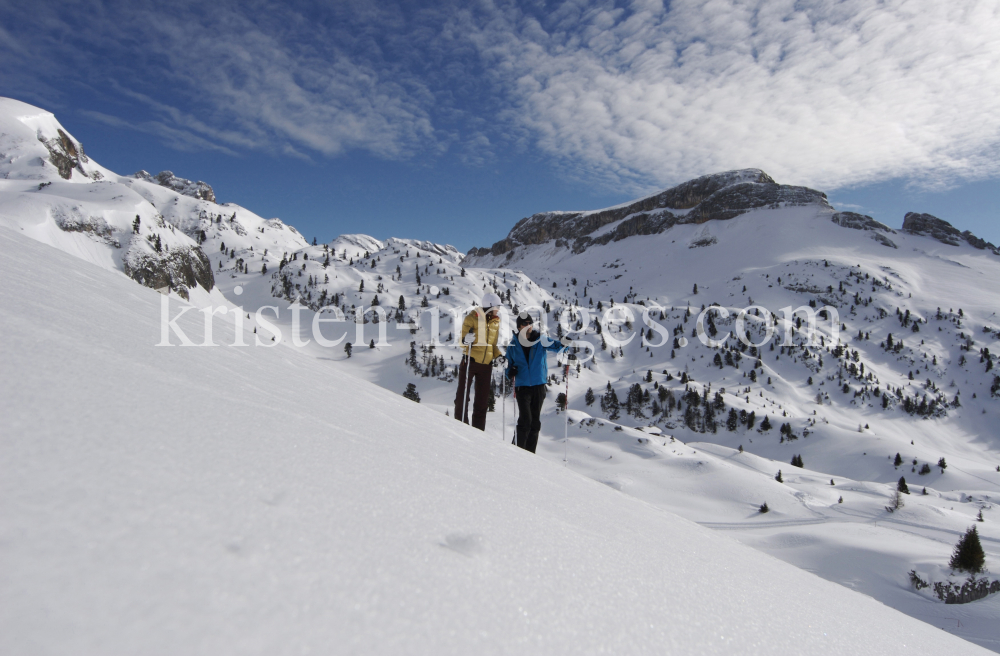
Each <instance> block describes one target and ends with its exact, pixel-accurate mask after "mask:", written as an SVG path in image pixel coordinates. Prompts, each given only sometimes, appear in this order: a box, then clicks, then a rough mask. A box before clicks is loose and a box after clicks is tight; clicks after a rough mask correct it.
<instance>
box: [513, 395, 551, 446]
mask: <svg viewBox="0 0 1000 656" xmlns="http://www.w3.org/2000/svg"><path fill="white" fill-rule="evenodd" d="M514 393H515V394H516V396H517V412H518V416H517V445H518V446H519V447H521V448H522V449H525V450H527V451H531V452H532V453H534V452H535V448H536V447H537V446H538V431H539V430H541V428H542V403H543V402H544V401H545V385H531V386H524V387H517V388H515V390H514Z"/></svg>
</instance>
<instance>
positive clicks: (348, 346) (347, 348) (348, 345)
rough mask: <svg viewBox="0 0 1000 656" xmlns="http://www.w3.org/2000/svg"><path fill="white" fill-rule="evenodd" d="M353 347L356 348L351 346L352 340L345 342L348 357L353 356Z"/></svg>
mask: <svg viewBox="0 0 1000 656" xmlns="http://www.w3.org/2000/svg"><path fill="white" fill-rule="evenodd" d="M353 349H354V347H353V346H351V343H350V342H347V343H346V344H344V353H346V354H347V357H351V351H352V350H353Z"/></svg>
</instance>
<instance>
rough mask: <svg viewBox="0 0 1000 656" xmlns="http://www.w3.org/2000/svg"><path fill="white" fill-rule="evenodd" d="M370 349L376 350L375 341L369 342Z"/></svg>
mask: <svg viewBox="0 0 1000 656" xmlns="http://www.w3.org/2000/svg"><path fill="white" fill-rule="evenodd" d="M368 348H370V349H373V348H375V340H374V339H373V340H372V341H370V342H368Z"/></svg>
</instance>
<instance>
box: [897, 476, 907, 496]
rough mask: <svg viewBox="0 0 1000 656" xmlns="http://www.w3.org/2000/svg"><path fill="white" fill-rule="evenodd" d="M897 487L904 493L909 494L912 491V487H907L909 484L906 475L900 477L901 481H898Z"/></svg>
mask: <svg viewBox="0 0 1000 656" xmlns="http://www.w3.org/2000/svg"><path fill="white" fill-rule="evenodd" d="M896 489H897V490H899V491H900V492H902V493H903V494H909V493H910V488H909V487H907V485H906V477H905V476H900V477H899V482H898V483H896Z"/></svg>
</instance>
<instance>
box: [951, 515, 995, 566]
mask: <svg viewBox="0 0 1000 656" xmlns="http://www.w3.org/2000/svg"><path fill="white" fill-rule="evenodd" d="M985 564H986V554H985V553H983V545H982V544H981V543H980V542H979V531H978V530H976V527H975V526H974V525H973V526H972V528H970V529H969V530H968V531H966V532H965V535H963V536H962V538H961V539H960V540H959V541H958V544H956V545H955V552H954V553H953V554H952V555H951V560H950V561H948V567H950V568H952V569H957V570H959V571H960V572H969V573H970V574H978V573H979V572H981V571H983V566H984V565H985Z"/></svg>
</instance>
